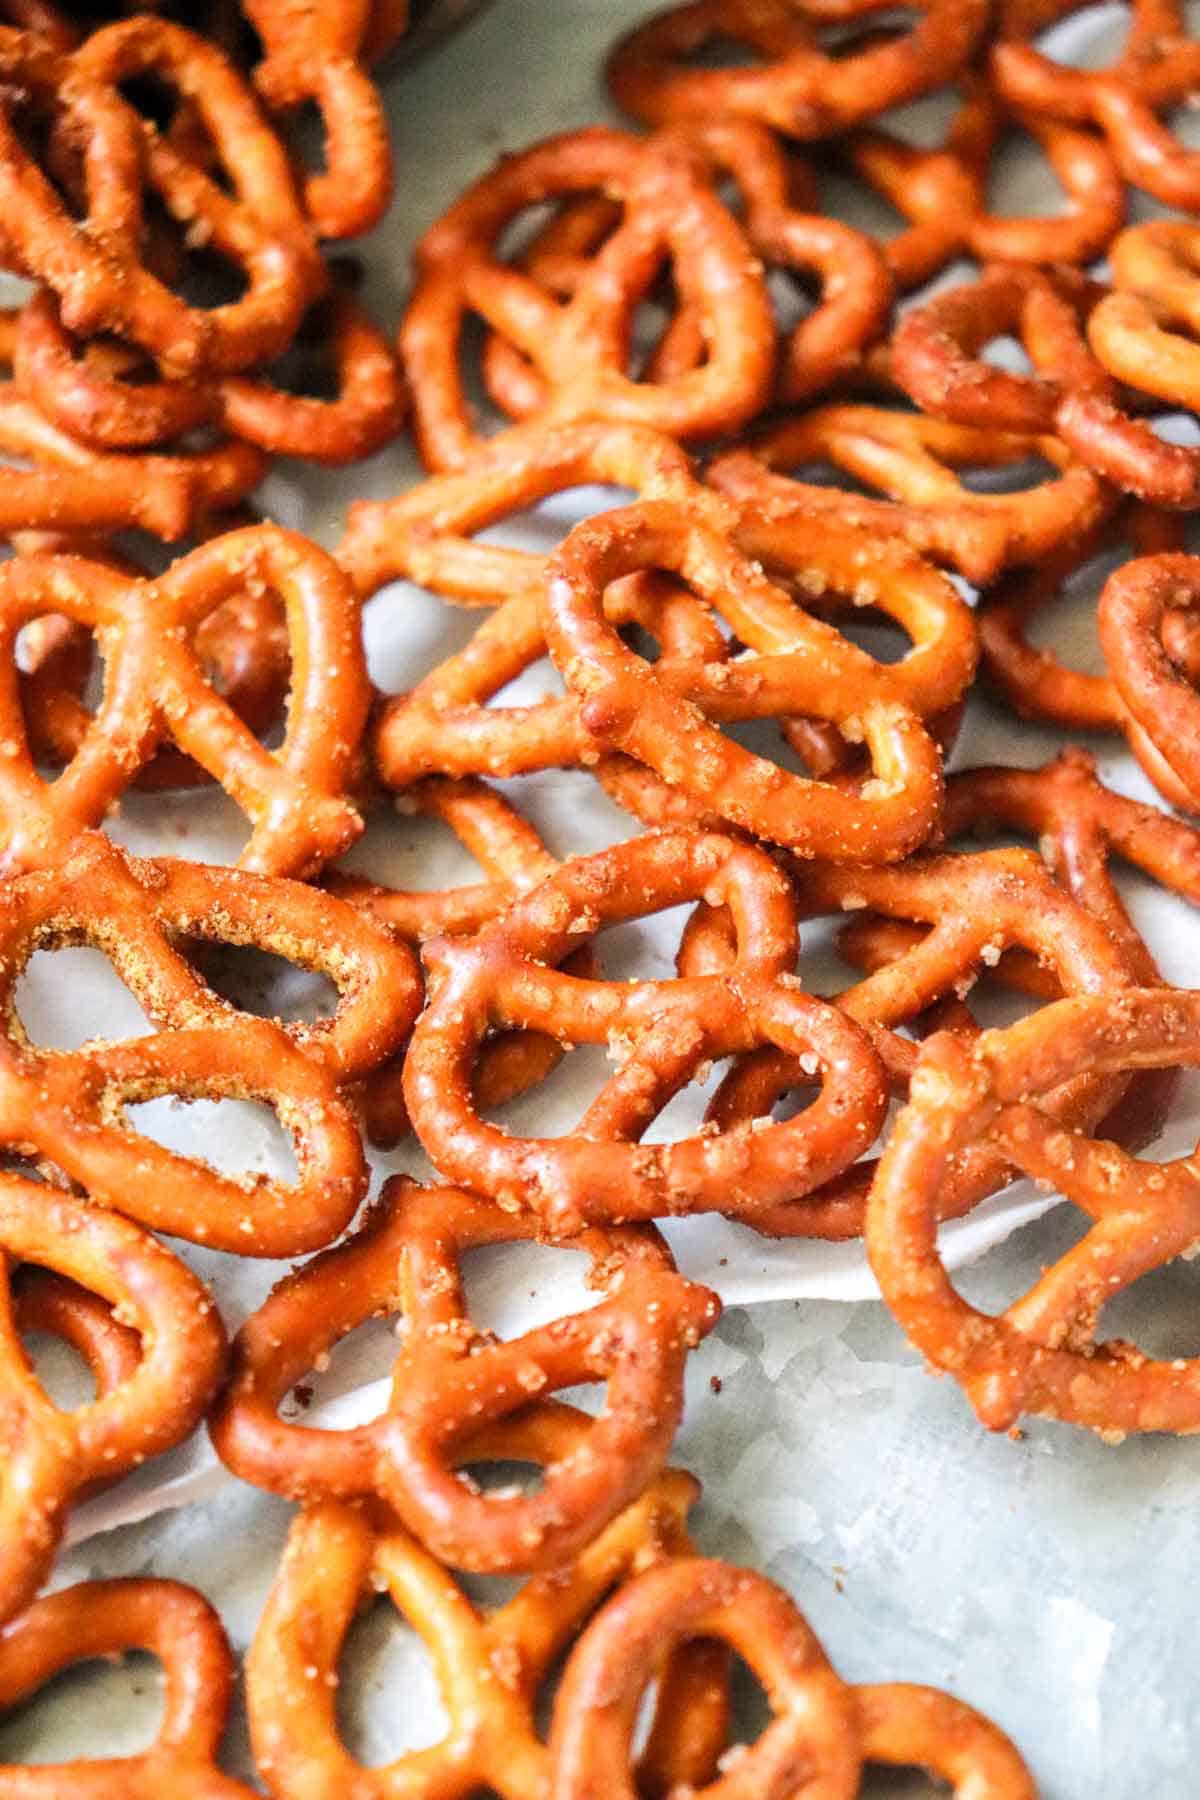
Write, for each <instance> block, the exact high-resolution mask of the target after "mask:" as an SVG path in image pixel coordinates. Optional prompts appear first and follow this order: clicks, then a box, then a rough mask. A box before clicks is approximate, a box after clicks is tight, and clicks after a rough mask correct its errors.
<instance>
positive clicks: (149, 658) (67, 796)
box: [0, 525, 367, 875]
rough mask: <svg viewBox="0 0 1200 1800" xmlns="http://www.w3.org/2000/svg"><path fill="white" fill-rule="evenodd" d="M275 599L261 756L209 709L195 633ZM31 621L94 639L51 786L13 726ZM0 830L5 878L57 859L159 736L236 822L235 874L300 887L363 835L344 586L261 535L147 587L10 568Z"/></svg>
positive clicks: (228, 538) (231, 716) (306, 549)
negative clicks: (267, 720) (221, 615)
mask: <svg viewBox="0 0 1200 1800" xmlns="http://www.w3.org/2000/svg"><path fill="white" fill-rule="evenodd" d="M260 584H269V585H270V586H271V587H272V588H274V589H275V590H276V592H277V593H278V594H279V595H280V598H281V599H282V600H283V603H284V607H285V610H286V615H287V622H288V628H289V637H290V640H291V649H292V692H291V699H290V701H289V707H288V720H287V726H286V729H285V732H284V737H283V743H282V745H281V747H280V749H279V751H278V752H271V751H268V750H266V749H264V747H263V746H262V745H261V744H260V743H259V742H258V740H257V738H255V737H254V735H253V733H252V732H251V731H250V730H249V728H248V727H247V726H246V725H245V723H244V722H243V721H242V720H241V719H239V718H238V716H237V714H236V713H235V712H233V710H232V709H231V708H230V706H229V705H228V703H227V702H226V701H225V700H223V699H222V698H221V697H219V696H218V695H217V694H216V693H215V692H214V690H213V688H212V687H211V685H210V683H209V681H208V680H207V678H206V676H205V673H204V670H203V669H202V667H201V666H200V663H199V661H198V658H197V655H196V650H195V636H196V632H197V629H198V627H199V626H200V624H201V622H202V621H203V620H204V619H205V618H207V617H208V615H209V614H211V613H212V612H213V611H214V610H215V609H216V608H217V607H218V606H220V605H222V604H223V603H224V602H225V601H226V600H228V599H229V598H230V597H231V596H232V595H234V594H236V593H237V592H238V591H239V590H241V589H243V588H245V587H252V586H257V585H260ZM44 613H56V614H62V615H65V616H66V617H67V618H68V619H72V620H74V621H75V622H77V623H78V624H81V625H84V626H87V627H88V628H90V629H91V630H92V631H94V632H95V635H96V638H97V641H98V643H99V646H100V649H101V651H102V653H103V655H104V659H105V686H104V694H103V697H102V699H101V702H100V706H99V708H98V710H97V712H96V713H95V715H94V719H93V723H92V725H91V728H90V729H89V730H88V732H87V734H86V735H85V737H84V739H83V741H82V743H81V744H80V745H79V748H78V750H77V751H76V753H75V755H74V757H73V758H72V760H71V762H70V764H69V765H68V767H67V768H66V769H65V770H64V772H63V773H62V775H60V776H59V778H58V780H57V781H55V782H54V783H53V784H52V785H51V784H49V783H47V782H45V781H43V780H42V778H41V777H40V776H39V775H38V773H37V771H36V769H35V767H34V763H33V759H32V756H31V754H30V749H29V745H28V742H27V741H26V737H25V732H24V729H23V722H22V715H21V708H20V697H19V689H18V685H17V669H16V664H15V660H14V651H15V641H16V637H17V634H18V632H19V631H20V630H21V629H22V627H23V626H25V625H26V624H28V623H29V622H31V621H32V620H34V619H37V618H38V617H39V616H41V615H42V614H44ZM0 684H2V685H3V688H5V689H7V692H6V693H4V692H2V691H0V713H4V714H5V717H6V734H5V739H4V743H3V745H2V747H0V824H2V827H3V831H4V837H5V840H6V841H5V857H6V861H7V864H8V867H9V868H10V869H12V868H21V867H30V866H34V865H36V864H38V863H43V862H45V861H47V860H48V859H50V860H52V859H53V858H55V857H57V856H60V855H62V854H63V853H64V852H65V851H66V850H67V849H68V848H69V846H70V845H71V843H72V842H73V841H74V840H75V838H76V836H77V835H78V833H79V832H80V831H81V830H84V829H86V828H87V827H89V826H91V825H95V824H98V823H99V822H100V820H101V819H102V818H103V817H104V814H105V813H106V811H107V810H108V808H109V807H110V806H111V805H112V804H113V802H114V801H115V800H117V799H118V798H119V797H120V795H121V793H122V792H123V791H124V789H125V787H126V786H127V785H128V784H129V782H130V781H131V780H132V779H133V778H134V776H135V775H136V774H137V772H138V771H139V770H140V769H141V768H143V767H145V765H146V764H147V763H148V762H149V760H150V758H151V757H152V756H153V755H154V753H155V751H156V750H157V749H158V747H159V745H160V744H161V743H162V742H163V741H164V739H165V738H168V737H170V738H171V739H173V740H174V742H175V743H176V744H178V746H179V747H180V749H182V750H185V751H186V752H187V753H188V754H189V755H191V756H193V757H194V758H195V760H196V761H197V762H199V763H200V764H201V765H202V766H203V767H204V768H206V769H208V770H209V772H210V773H212V774H213V775H215V776H216V777H217V779H218V780H219V781H221V782H222V784H223V785H225V787H226V788H227V790H228V792H229V793H230V794H231V795H232V797H233V798H234V799H235V800H236V801H237V802H238V804H239V805H240V806H241V807H242V808H243V810H244V811H245V812H246V813H247V814H248V815H249V817H250V819H251V821H252V824H253V830H252V833H251V837H250V842H249V844H248V846H247V848H246V850H245V852H244V853H243V857H242V862H243V864H244V866H246V867H249V868H253V869H260V870H268V871H270V872H272V873H279V874H297V875H302V874H310V873H312V872H313V871H314V870H315V869H316V868H318V867H319V866H320V864H321V863H322V862H324V861H325V860H326V859H327V858H329V857H331V856H336V855H337V854H339V853H340V851H342V850H344V849H345V848H346V847H347V845H348V844H350V843H352V842H353V841H354V839H355V838H356V837H357V836H358V833H359V832H360V830H361V829H362V824H361V820H360V818H359V815H358V813H357V811H356V809H355V808H354V806H353V805H352V804H351V802H350V801H349V800H348V799H347V798H346V787H347V785H348V783H349V781H350V778H351V775H352V772H353V769H354V757H355V750H356V747H357V742H358V738H359V736H360V734H361V731H362V727H363V724H364V722H365V718H366V709H367V685H366V675H365V668H364V663H363V652H362V643H361V636H360V632H359V627H358V609H357V606H356V604H355V601H354V597H353V594H352V593H351V591H350V588H349V584H348V582H347V581H346V579H345V577H344V576H343V575H342V574H341V572H340V571H339V570H338V568H337V567H336V565H335V564H334V563H333V561H332V560H331V558H329V557H328V556H326V555H325V553H324V552H323V551H321V550H319V549H317V547H316V546H315V545H314V544H311V543H309V542H308V540H307V539H305V538H302V537H299V536H298V535H297V534H296V533H294V532H288V531H284V530H282V529H280V527H278V526H274V525H262V526H254V527H249V528H247V529H245V530H242V531H234V532H228V533H226V534H224V535H223V536H221V537H219V538H214V539H212V540H211V541H210V542H208V543H206V544H202V545H201V546H200V547H199V548H198V549H196V550H194V551H192V552H191V554H190V555H188V556H185V557H183V558H182V559H181V560H180V561H178V562H176V563H175V564H174V565H173V566H172V567H171V568H170V569H168V570H167V572H166V573H165V574H164V575H162V576H161V577H159V578H158V579H156V580H143V581H133V580H130V579H128V578H127V577H125V576H123V575H121V574H120V573H118V572H117V571H115V570H113V569H112V568H111V567H106V566H105V565H103V564H100V563H96V562H88V561H85V560H84V559H83V558H78V557H69V556H37V555H35V556H29V557H19V558H15V559H13V560H12V561H10V562H7V563H6V564H5V565H4V568H3V571H2V573H0Z"/></svg>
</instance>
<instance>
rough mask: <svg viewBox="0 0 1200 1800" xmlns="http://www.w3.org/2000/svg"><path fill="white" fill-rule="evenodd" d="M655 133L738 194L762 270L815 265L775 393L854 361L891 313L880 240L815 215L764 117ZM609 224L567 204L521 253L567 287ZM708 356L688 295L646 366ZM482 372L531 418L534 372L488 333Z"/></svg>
mask: <svg viewBox="0 0 1200 1800" xmlns="http://www.w3.org/2000/svg"><path fill="white" fill-rule="evenodd" d="M657 141H658V142H659V143H668V144H673V143H677V144H680V145H682V146H683V147H685V148H687V149H690V150H693V151H695V152H697V153H698V154H699V155H700V156H701V157H702V158H703V159H704V160H705V161H706V162H708V163H709V164H710V166H711V170H712V173H713V175H714V176H716V175H724V174H728V175H730V176H731V177H732V178H733V180H734V182H735V183H736V185H737V188H738V190H739V192H740V194H741V196H742V198H743V202H744V210H745V217H744V227H745V232H746V236H747V237H748V238H749V240H750V242H751V244H752V245H753V247H754V249H755V250H756V251H757V252H758V254H759V255H760V256H761V257H762V259H763V261H764V263H766V264H767V265H768V267H770V268H780V269H786V270H789V271H796V272H797V273H801V274H808V273H810V272H811V274H812V275H813V276H814V277H815V278H816V279H817V280H818V281H819V282H820V287H821V297H820V301H819V303H818V305H817V306H816V307H815V308H814V309H813V310H812V311H811V312H810V313H808V314H807V315H806V316H805V317H804V318H803V319H801V320H800V322H799V324H797V325H795V326H793V327H792V329H791V330H790V331H789V332H788V334H787V338H786V340H785V343H784V346H783V352H782V356H781V359H780V368H779V373H778V378H777V386H778V390H779V398H780V399H781V400H783V401H785V402H787V403H792V404H794V403H797V402H799V401H800V400H802V399H804V398H806V397H808V396H809V395H811V394H815V393H819V392H820V391H821V390H822V389H824V388H827V387H829V386H830V385H831V384H832V383H834V382H835V381H836V380H837V379H838V378H839V376H841V375H842V374H844V373H845V372H846V371H847V370H852V369H855V368H856V367H857V366H858V362H859V358H860V353H861V351H862V350H863V348H864V346H866V345H868V344H870V343H871V342H873V341H875V340H876V339H878V338H879V337H880V336H881V335H882V334H883V332H884V331H885V329H886V326H887V322H888V318H889V315H890V312H891V303H892V281H891V278H890V274H889V271H888V266H887V262H886V260H885V257H884V254H883V251H882V250H881V249H880V248H879V246H878V245H876V244H875V243H874V242H873V240H872V239H870V238H868V237H867V236H865V234H864V233H863V232H861V231H856V230H855V229H854V228H853V227H852V226H850V225H846V224H844V223H843V222H842V221H841V220H838V219H830V218H826V217H824V216H823V215H822V214H821V212H820V209H819V206H818V202H817V197H816V190H815V184H814V183H813V181H812V178H811V176H810V175H809V174H808V171H807V170H805V169H804V168H803V167H802V165H801V164H800V163H798V162H796V161H794V160H789V159H788V158H787V157H786V156H785V154H784V151H783V149H782V147H781V145H780V144H779V143H778V141H777V139H776V138H775V137H774V136H773V135H772V134H771V132H770V131H768V130H767V129H766V127H765V126H762V125H758V124H756V123H755V122H754V121H752V120H750V119H738V118H735V117H732V116H727V117H723V118H716V119H711V120H696V121H693V122H691V123H688V124H686V125H676V126H674V127H671V128H669V129H668V130H666V131H665V132H663V133H661V134H660V136H659V138H658V140H657ZM613 222H614V221H613V217H612V205H611V202H610V201H608V200H607V199H606V198H605V197H603V196H601V197H600V199H599V201H595V200H589V199H588V198H583V199H581V200H579V201H577V202H576V203H575V209H574V211H572V210H571V209H568V210H567V211H566V212H565V213H560V214H558V215H557V216H556V217H555V218H553V219H551V221H550V222H549V225H548V226H546V227H545V228H544V229H543V231H542V232H541V233H540V234H539V237H538V238H537V239H535V240H534V243H533V245H532V246H531V247H530V249H529V250H528V251H527V252H526V253H525V256H524V257H523V259H522V261H523V264H524V267H525V269H526V271H527V272H528V273H530V274H532V275H533V276H534V278H535V279H536V280H538V281H539V282H540V283H541V285H543V286H550V288H551V291H552V292H557V293H559V294H562V295H570V294H571V293H572V292H574V291H575V289H576V288H577V287H578V285H579V283H580V281H582V280H584V279H585V278H586V272H587V269H588V260H587V257H588V254H589V253H590V254H591V255H593V256H594V255H596V254H598V253H599V249H600V246H601V244H602V243H603V241H604V239H605V238H606V237H607V236H608V235H609V231H610V229H611V227H612V225H613ZM707 353H708V344H707V341H706V335H705V321H704V315H703V311H702V309H701V308H700V306H699V305H698V304H697V303H695V302H693V303H692V304H691V305H689V306H685V307H683V308H681V309H680V310H678V311H677V312H676V313H675V315H674V317H673V318H672V320H671V322H670V324H669V325H668V327H667V329H666V331H665V333H664V335H663V337H662V339H661V340H660V342H659V344H658V346H657V348H656V350H655V351H654V354H653V355H652V357H651V358H650V362H649V371H650V372H651V373H652V375H653V377H654V379H655V380H657V381H663V380H667V379H675V378H677V377H678V376H681V375H683V374H686V373H687V372H688V371H689V370H691V369H695V368H697V367H699V366H700V365H701V364H702V363H703V362H704V359H705V356H706V354H707ZM514 362H515V364H516V367H515V368H514V366H513V365H514ZM484 374H485V378H486V380H487V384H488V391H489V393H490V394H491V396H492V398H493V399H495V400H496V401H497V403H498V404H500V405H501V406H503V407H504V409H505V410H506V411H508V412H510V414H511V415H513V416H518V417H524V416H528V414H529V413H531V412H536V411H539V410H540V409H541V408H542V407H543V406H544V405H545V404H546V400H547V393H546V388H545V384H544V383H542V382H540V381H539V379H538V376H537V372H536V370H535V369H533V368H532V367H531V365H530V364H529V362H528V360H527V359H525V358H522V357H520V356H519V353H518V352H517V351H516V350H515V348H514V347H513V345H512V344H511V343H510V342H509V340H508V339H506V338H504V337H501V336H497V335H496V334H495V333H493V334H492V335H491V337H490V339H489V343H488V348H487V354H486V356H485V362H484ZM514 401H515V404H513V402H514Z"/></svg>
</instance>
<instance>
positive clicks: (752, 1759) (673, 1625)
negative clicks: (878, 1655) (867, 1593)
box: [550, 1556, 1036, 1800]
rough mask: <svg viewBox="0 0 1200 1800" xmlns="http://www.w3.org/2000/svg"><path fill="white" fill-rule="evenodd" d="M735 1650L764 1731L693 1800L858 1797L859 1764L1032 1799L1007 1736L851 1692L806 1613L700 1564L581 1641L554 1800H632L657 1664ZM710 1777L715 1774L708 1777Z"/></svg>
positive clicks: (907, 1691)
mask: <svg viewBox="0 0 1200 1800" xmlns="http://www.w3.org/2000/svg"><path fill="white" fill-rule="evenodd" d="M704 1638H716V1639H718V1640H721V1641H723V1642H726V1643H728V1644H729V1645H730V1646H731V1647H732V1648H733V1649H735V1650H737V1651H738V1652H739V1653H740V1654H741V1656H742V1657H743V1658H744V1659H745V1661H746V1662H747V1663H748V1664H749V1666H750V1668H751V1669H752V1670H753V1671H754V1673H755V1674H756V1675H757V1677H758V1679H759V1680H760V1682H761V1683H762V1685H763V1686H764V1687H765V1689H766V1691H767V1696H768V1699H769V1702H770V1706H771V1711H772V1714H773V1717H772V1720H771V1722H770V1724H769V1725H768V1726H767V1728H766V1730H765V1731H764V1732H763V1733H762V1735H761V1736H760V1737H759V1738H758V1740H757V1741H756V1742H755V1743H753V1744H750V1745H741V1746H739V1749H738V1754H737V1757H736V1760H735V1759H734V1758H733V1757H732V1756H731V1757H730V1758H729V1761H728V1764H726V1759H725V1758H722V1759H721V1761H720V1763H719V1764H718V1765H717V1767H718V1768H720V1769H721V1771H722V1773H721V1774H720V1775H719V1776H717V1777H716V1778H715V1779H706V1780H705V1782H704V1783H703V1784H699V1783H697V1784H695V1785H693V1787H692V1789H691V1790H690V1791H691V1792H692V1793H694V1794H695V1796H696V1800H718V1796H720V1800H743V1796H744V1797H745V1800H751V1797H753V1800H792V1796H793V1795H797V1794H799V1793H800V1792H803V1793H804V1794H805V1795H809V1794H811V1795H812V1796H813V1800H854V1796H855V1795H856V1794H858V1793H859V1792H860V1788H859V1782H860V1777H861V1773H862V1768H863V1764H864V1762H867V1763H886V1764H896V1765H900V1766H910V1765H917V1766H920V1767H922V1768H924V1769H927V1770H928V1771H929V1773H930V1774H933V1775H935V1776H939V1777H941V1778H942V1779H944V1780H946V1781H948V1782H952V1783H953V1786H954V1791H955V1793H956V1794H959V1795H961V1796H963V1800H966V1796H967V1794H971V1795H978V1796H979V1800H1036V1794H1035V1790H1034V1786H1033V1783H1032V1781H1031V1779H1030V1776H1029V1772H1028V1770H1027V1769H1026V1768H1025V1765H1024V1763H1023V1762H1022V1761H1021V1758H1020V1756H1019V1755H1018V1754H1017V1751H1016V1750H1015V1748H1014V1747H1013V1745H1012V1744H1011V1743H1010V1742H1009V1740H1008V1739H1007V1738H1006V1737H1005V1736H1004V1734H1003V1732H1001V1731H999V1730H997V1728H996V1727H995V1726H994V1725H993V1724H992V1723H991V1722H990V1721H989V1720H988V1719H985V1718H983V1717H982V1716H981V1715H980V1714H979V1713H977V1712H975V1711H973V1709H972V1708H971V1707H969V1706H965V1705H963V1703H962V1702H961V1701H959V1700H955V1699H952V1698H951V1696H950V1695H949V1694H943V1693H939V1692H938V1690H937V1689H936V1688H923V1687H914V1686H911V1685H909V1684H907V1683H900V1682H897V1683H893V1684H885V1685H881V1686H865V1687H848V1686H847V1685H846V1684H845V1683H844V1682H842V1681H841V1680H840V1679H839V1677H838V1676H837V1674H836V1673H835V1672H834V1670H833V1668H832V1667H831V1666H830V1663H829V1661H828V1658H827V1657H826V1655H825V1652H824V1651H823V1649H822V1648H821V1645H820V1644H819V1643H818V1642H817V1639H816V1637H815V1636H814V1634H813V1632H812V1630H811V1628H810V1626H809V1625H808V1624H807V1622H806V1621H805V1619H804V1617H803V1616H802V1614H801V1613H800V1612H799V1611H798V1609H797V1608H796V1607H795V1606H794V1605H793V1603H792V1601H791V1600H790V1599H789V1598H788V1596H787V1595H786V1594H785V1593H784V1592H783V1590H782V1589H781V1588H778V1587H776V1586H775V1585H774V1583H773V1582H770V1581H767V1580H766V1579H765V1578H764V1577H763V1576H761V1575H755V1574H752V1573H751V1572H750V1571H749V1570H746V1569H738V1568H734V1567H732V1566H731V1565H730V1564H728V1563H719V1562H713V1561H709V1560H707V1559H704V1558H701V1557H696V1556H693V1557H688V1558H686V1559H683V1560H677V1561H668V1562H665V1563H662V1564H659V1565H658V1566H657V1567H654V1568H650V1569H647V1570H645V1571H644V1572H643V1573H641V1574H639V1575H637V1576H636V1577H635V1578H634V1579H633V1580H632V1581H630V1582H628V1583H627V1584H626V1585H625V1587H623V1588H622V1589H621V1590H620V1591H619V1592H618V1593H617V1594H616V1595H615V1596H614V1597H613V1599H611V1600H610V1601H609V1602H608V1604H607V1606H605V1607H604V1608H603V1610H602V1611H601V1612H599V1613H598V1614H597V1615H596V1617H595V1618H594V1619H593V1620H592V1622H591V1623H590V1625H588V1627H587V1629H586V1630H585V1631H584V1633H583V1635H582V1637H581V1638H580V1640H579V1642H578V1643H577V1644H576V1646H575V1649H574V1650H573V1651H572V1653H571V1656H570V1658H569V1660H568V1662H567V1666H566V1670H565V1673H564V1675H563V1680H562V1685H561V1687H560V1688H559V1692H558V1697H557V1700H556V1702H555V1707H554V1722H553V1727H552V1731H551V1738H550V1748H551V1754H552V1758H553V1769H554V1777H553V1780H552V1782H551V1785H550V1793H551V1795H552V1797H553V1800H602V1797H603V1800H636V1796H637V1794H638V1793H639V1791H640V1789H639V1787H638V1784H637V1783H636V1781H635V1779H634V1771H633V1768H632V1767H631V1762H632V1757H631V1750H632V1743H633V1737H634V1732H635V1729H636V1724H637V1714H638V1708H639V1705H640V1703H641V1700H642V1697H643V1695H644V1693H645V1691H646V1689H647V1688H648V1687H649V1686H650V1684H651V1683H652V1682H653V1681H654V1679H655V1677H656V1675H657V1674H658V1671H659V1669H660V1668H661V1666H662V1663H663V1659H664V1657H665V1656H668V1655H671V1654H675V1655H678V1654H679V1650H680V1647H682V1646H685V1645H687V1644H688V1643H689V1642H691V1641H693V1640H695V1639H704ZM711 1774H715V1771H710V1775H711Z"/></svg>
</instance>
